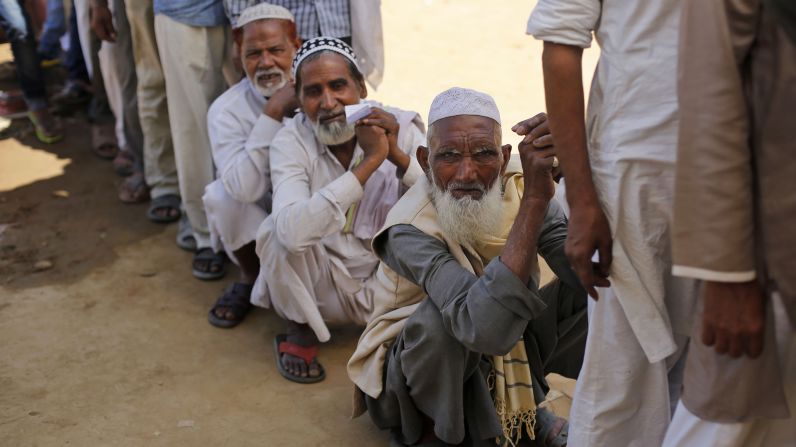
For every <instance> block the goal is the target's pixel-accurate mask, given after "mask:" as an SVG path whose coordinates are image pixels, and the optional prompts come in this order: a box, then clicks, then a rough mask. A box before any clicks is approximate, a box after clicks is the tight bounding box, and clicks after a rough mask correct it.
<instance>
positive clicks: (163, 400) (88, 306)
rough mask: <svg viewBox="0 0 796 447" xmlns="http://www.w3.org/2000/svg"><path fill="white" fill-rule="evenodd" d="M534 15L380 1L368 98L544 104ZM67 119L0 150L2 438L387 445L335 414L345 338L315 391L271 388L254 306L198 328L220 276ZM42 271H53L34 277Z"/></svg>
mask: <svg viewBox="0 0 796 447" xmlns="http://www.w3.org/2000/svg"><path fill="white" fill-rule="evenodd" d="M496 4H499V5H500V7H497V6H494V5H496ZM531 8H532V5H531V4H528V2H525V1H520V0H511V1H501V2H499V3H496V2H487V1H475V0H466V1H465V0H456V1H452V0H451V1H440V0H425V1H423V0H400V1H398V0H392V1H386V2H384V5H383V15H384V31H385V43H386V51H387V68H386V71H387V74H386V76H385V81H384V84H383V85H382V86H381V87H380V88H379V90H378V92H375V93H373V94H372V95H371V96H372V97H374V98H376V99H379V100H381V101H383V102H385V103H389V104H392V105H397V106H401V107H403V108H407V109H414V110H418V111H419V112H420V113H421V114H422V115H423V116H425V115H426V113H427V110H428V105H429V104H430V102H431V100H432V98H433V96H434V95H435V94H436V93H438V92H439V91H441V90H443V89H445V88H447V87H450V86H452V85H461V86H467V87H472V88H477V89H481V90H485V91H487V92H489V93H491V94H493V95H494V96H495V98H496V100H497V102H498V105H499V106H500V107H501V112H502V114H503V120H504V122H506V123H507V124H513V122H515V121H518V120H520V119H522V118H525V117H527V116H530V115H532V114H535V113H536V112H538V111H541V110H543V109H544V99H543V94H542V78H541V73H540V72H541V68H540V64H539V55H540V52H541V46H540V45H539V44H538V43H536V42H535V41H534V40H533V39H532V38H530V37H527V36H525V35H524V29H525V21H526V20H527V16H528V13H529V12H530V10H531ZM3 51H4V53H3V54H6V57H7V54H8V49H7V46H5V48H3ZM595 55H596V52H594V51H592V52H590V53H589V56H588V61H589V62H588V63H587V64H586V66H587V67H588V68H587V72H590V71H591V67H593V61H594V57H595ZM66 124H67V127H68V136H67V138H66V139H65V140H64V141H63V142H61V143H58V144H55V145H52V146H44V145H42V144H39V143H38V142H37V141H35V138H33V137H32V136H31V135H30V134H29V133H28V132H26V124H25V123H24V122H16V123H15V124H14V126H13V128H12V131H13V132H12V133H11V135H13V136H14V138H9V139H5V140H3V141H1V142H0V340H1V341H0V444H2V445H8V446H56V445H57V446H61V445H75V446H111V445H112V446H141V445H147V446H148V445H153V446H159V445H162V446H198V445H208V446H212V445H235V446H244V445H258V446H261V445H297V446H315V445H323V446H348V445H386V436H385V434H383V433H380V432H379V431H378V430H376V429H375V428H374V427H373V426H372V425H371V424H370V421H369V420H368V419H367V418H366V417H365V418H360V419H358V420H353V421H352V420H350V419H349V414H350V409H351V390H352V385H351V384H350V382H349V381H348V379H347V377H346V375H345V369H344V364H345V361H346V360H347V358H348V356H349V355H350V353H351V351H352V349H353V346H354V344H355V342H356V338H357V335H358V334H357V330H356V328H348V329H344V330H339V331H336V332H335V333H334V335H333V338H332V342H330V343H329V344H327V345H325V346H324V347H323V350H322V353H321V360H322V361H323V362H324V363H325V365H326V369H327V376H328V377H327V380H326V381H324V382H322V383H321V384H318V385H312V386H301V385H296V384H293V383H291V382H288V381H286V380H284V379H282V378H281V377H280V376H279V375H278V373H277V372H276V370H275V368H274V357H273V354H272V349H271V340H272V339H273V336H274V335H275V333H276V332H277V331H278V330H280V329H281V325H280V324H279V322H278V319H277V318H275V316H274V315H273V314H272V313H271V312H268V311H264V310H258V311H255V312H253V314H252V315H250V317H249V318H248V319H247V321H246V322H245V324H243V325H241V326H240V327H238V328H236V329H234V330H219V329H216V328H213V327H211V326H210V325H209V324H207V321H206V312H207V309H208V308H209V306H210V305H211V304H212V303H213V301H214V300H215V298H216V297H217V295H218V294H219V292H220V291H221V289H222V288H223V287H224V286H225V285H226V284H228V282H229V281H228V280H222V281H220V282H209V283H208V282H201V281H198V280H195V279H194V278H193V277H192V276H191V273H190V268H189V264H190V260H191V255H190V254H189V253H186V252H183V251H181V250H179V249H178V248H177V247H176V246H175V245H174V242H173V241H174V235H175V230H176V228H175V226H158V225H155V224H151V223H149V222H148V221H147V220H146V219H145V217H144V211H145V206H144V205H140V206H125V205H122V204H120V203H119V202H118V201H117V200H116V196H115V189H116V184H117V183H118V182H119V179H118V178H117V177H115V176H114V175H113V173H112V172H111V169H110V165H109V164H108V163H107V162H104V161H101V160H99V159H97V158H95V157H94V156H93V155H91V153H90V152H89V149H88V144H89V138H88V128H87V126H86V125H85V124H84V121H83V120H82V118H81V117H80V116H75V117H73V118H68V119H67V120H66ZM504 127H505V128H508V127H510V125H509V126H504ZM506 136H507V138H508V133H506ZM507 141H509V142H515V140H514V139H510V140H507ZM64 191H65V192H64ZM40 261H49V262H50V263H52V267H51V268H49V269H47V270H44V271H36V270H35V267H34V266H35V265H36V263H37V262H40ZM231 273H233V274H234V272H231Z"/></svg>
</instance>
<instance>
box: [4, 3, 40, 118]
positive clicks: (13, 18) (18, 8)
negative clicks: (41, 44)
mask: <svg viewBox="0 0 796 447" xmlns="http://www.w3.org/2000/svg"><path fill="white" fill-rule="evenodd" d="M0 28H3V31H4V32H5V34H6V37H7V38H8V40H9V41H10V42H11V52H12V53H13V54H14V62H15V63H16V67H17V77H18V78H19V86H20V88H21V89H22V94H23V95H24V96H25V102H26V103H27V104H28V109H29V110H31V111H34V110H41V109H44V108H47V89H46V88H45V86H44V76H43V74H42V71H41V66H40V65H39V56H38V54H37V53H36V38H35V37H34V36H33V33H32V32H31V31H30V30H31V26H30V17H28V13H27V12H26V11H25V8H23V7H22V0H0Z"/></svg>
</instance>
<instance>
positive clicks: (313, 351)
mask: <svg viewBox="0 0 796 447" xmlns="http://www.w3.org/2000/svg"><path fill="white" fill-rule="evenodd" d="M274 353H275V354H276V369H277V370H278V371H279V374H282V377H284V378H285V379H287V380H290V381H293V382H297V383H317V382H320V381H321V380H323V379H325V378H326V371H324V369H323V366H322V365H321V364H320V363H318V370H319V371H320V374H318V376H317V377H309V376H307V377H301V376H297V375H294V374H291V373H290V371H288V370H287V369H285V367H284V366H282V354H290V355H294V356H296V357H298V358H300V359H302V360H304V362H305V363H306V364H307V366H309V365H311V364H312V361H313V360H315V361H316V363H317V358H316V357H317V356H318V347H317V346H310V347H307V346H300V345H297V344H295V343H290V342H288V341H287V334H277V336H276V337H274Z"/></svg>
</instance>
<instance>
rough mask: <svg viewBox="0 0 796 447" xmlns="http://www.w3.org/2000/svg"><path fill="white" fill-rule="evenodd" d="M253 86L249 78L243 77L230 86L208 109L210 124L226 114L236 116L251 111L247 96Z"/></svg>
mask: <svg viewBox="0 0 796 447" xmlns="http://www.w3.org/2000/svg"><path fill="white" fill-rule="evenodd" d="M250 94H252V93H251V88H250V87H249V80H248V79H246V78H243V79H242V80H241V81H240V82H238V83H237V84H235V85H233V86H232V87H230V88H228V89H227V91H225V92H224V93H222V94H221V96H219V97H218V98H216V100H215V101H213V104H211V105H210V109H209V110H208V111H207V119H208V122H209V123H210V125H212V124H213V123H214V122H216V121H217V120H218V119H220V118H222V117H224V116H236V115H240V114H241V113H250V110H247V109H248V106H244V104H248V101H246V99H247V98H246V96H247V95H250Z"/></svg>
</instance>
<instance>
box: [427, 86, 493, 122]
mask: <svg viewBox="0 0 796 447" xmlns="http://www.w3.org/2000/svg"><path fill="white" fill-rule="evenodd" d="M459 115H477V116H484V117H487V118H491V119H493V120H495V121H496V122H497V123H498V124H500V112H498V108H497V104H495V100H494V99H492V97H491V96H489V95H487V94H486V93H481V92H477V91H475V90H470V89H469V88H461V87H453V88H450V89H448V90H445V91H444V92H442V93H440V94H439V95H437V97H436V98H434V101H432V102H431V110H429V111H428V125H429V127H430V126H431V125H432V124H434V123H435V122H436V121H439V120H441V119H442V118H448V117H451V116H459Z"/></svg>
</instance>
